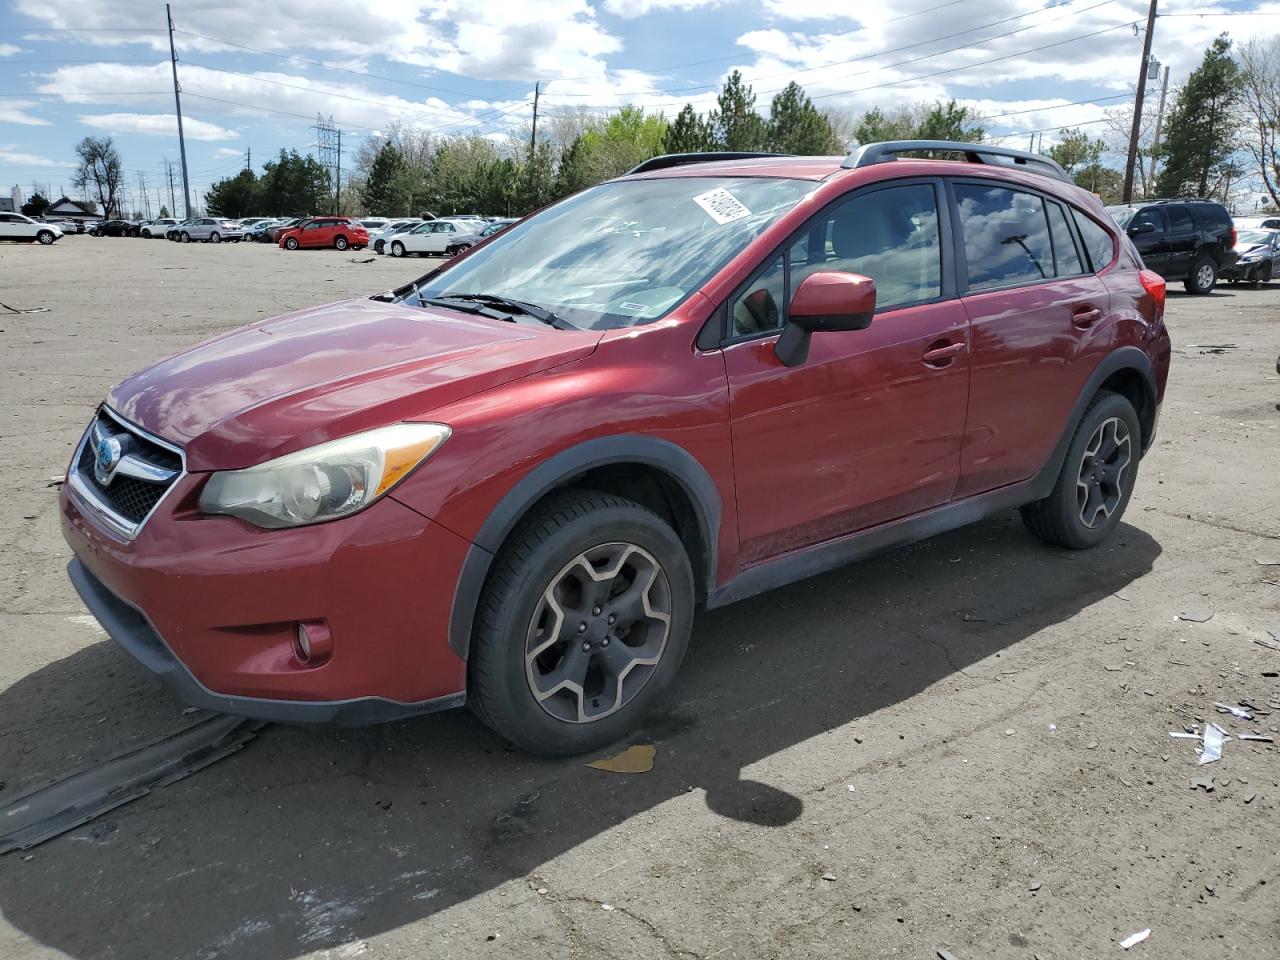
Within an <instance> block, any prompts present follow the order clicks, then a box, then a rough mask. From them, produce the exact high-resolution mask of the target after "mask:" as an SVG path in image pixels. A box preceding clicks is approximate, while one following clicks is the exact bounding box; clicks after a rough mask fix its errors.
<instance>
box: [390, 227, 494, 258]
mask: <svg viewBox="0 0 1280 960" xmlns="http://www.w3.org/2000/svg"><path fill="white" fill-rule="evenodd" d="M475 232H476V221H475V220H447V219H445V220H428V221H427V222H426V223H424V224H422V225H421V226H419V227H414V228H413V229H412V230H410V231H409V232H408V233H400V234H397V235H396V236H394V237H392V238H391V239H390V240H388V241H387V249H388V250H390V251H391V255H392V256H393V257H403V256H404V255H405V254H409V253H416V254H418V255H419V256H421V255H423V254H442V253H447V252H449V248H450V247H451V246H452V245H453V243H454V241H455V240H457V238H458V237H462V236H470V235H471V234H473V233H475Z"/></svg>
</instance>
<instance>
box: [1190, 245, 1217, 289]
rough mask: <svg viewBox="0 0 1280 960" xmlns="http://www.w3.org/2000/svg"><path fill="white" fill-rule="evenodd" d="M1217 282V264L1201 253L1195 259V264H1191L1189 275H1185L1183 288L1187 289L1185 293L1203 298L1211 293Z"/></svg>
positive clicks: (1211, 258)
mask: <svg viewBox="0 0 1280 960" xmlns="http://www.w3.org/2000/svg"><path fill="white" fill-rule="evenodd" d="M1217 282H1218V264H1217V263H1216V262H1214V259H1213V257H1211V256H1209V255H1208V254H1207V253H1202V254H1200V256H1198V257H1196V260H1195V263H1193V264H1191V273H1189V274H1188V275H1187V279H1186V281H1185V282H1184V283H1183V286H1184V287H1186V288H1187V293H1195V294H1198V295H1200V296H1204V295H1205V294H1206V293H1210V292H1212V290H1213V288H1214V285H1215V284H1217Z"/></svg>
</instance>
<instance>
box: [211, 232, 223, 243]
mask: <svg viewBox="0 0 1280 960" xmlns="http://www.w3.org/2000/svg"><path fill="white" fill-rule="evenodd" d="M209 239H210V240H212V241H213V242H214V243H221V242H222V234H220V233H218V232H217V231H214V232H213V233H211V234H209Z"/></svg>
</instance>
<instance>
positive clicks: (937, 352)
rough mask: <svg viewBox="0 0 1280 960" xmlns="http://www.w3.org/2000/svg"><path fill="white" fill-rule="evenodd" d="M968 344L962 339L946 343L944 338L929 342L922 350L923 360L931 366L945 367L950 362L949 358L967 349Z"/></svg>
mask: <svg viewBox="0 0 1280 960" xmlns="http://www.w3.org/2000/svg"><path fill="white" fill-rule="evenodd" d="M967 347H968V344H967V343H965V342H964V341H963V340H961V341H959V342H958V343H948V342H947V341H946V340H939V341H937V342H936V343H933V344H930V346H929V349H928V350H926V351H925V352H924V357H923V360H924V362H925V363H926V364H927V365H929V366H931V367H945V366H946V365H947V364H949V363H950V362H951V358H952V357H955V356H958V355H959V354H962V353H964V352H965V350H966V349H967Z"/></svg>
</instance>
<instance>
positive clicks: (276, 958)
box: [0, 514, 1161, 960]
mask: <svg viewBox="0 0 1280 960" xmlns="http://www.w3.org/2000/svg"><path fill="white" fill-rule="evenodd" d="M1160 552H1161V550H1160V546H1159V544H1158V543H1157V542H1156V541H1155V540H1153V539H1152V538H1151V537H1150V536H1148V535H1147V534H1145V533H1143V532H1141V531H1139V530H1137V529H1135V528H1133V527H1130V526H1121V527H1120V528H1119V530H1118V531H1117V534H1116V536H1114V537H1113V538H1112V540H1111V541H1109V542H1108V544H1106V545H1104V546H1103V547H1100V548H1098V549H1097V550H1094V551H1092V552H1089V553H1087V554H1077V553H1071V552H1069V551H1062V550H1057V549H1053V548H1048V547H1045V546H1043V545H1042V544H1040V543H1039V542H1037V541H1035V540H1033V539H1032V538H1031V537H1030V536H1029V535H1027V534H1026V533H1025V532H1024V531H1023V529H1022V526H1021V524H1020V522H1019V521H1018V520H1017V516H1016V514H1009V515H1004V516H1000V517H996V518H992V519H990V520H987V521H984V522H983V523H980V524H978V525H975V526H973V527H970V528H967V529H964V530H959V531H955V532H953V533H949V534H946V535H943V536H940V537H937V538H935V539H933V540H930V541H926V542H923V543H920V544H915V545H913V546H911V547H907V548H904V549H901V550H898V551H895V552H893V553H890V554H886V555H883V556H881V557H879V558H877V559H873V560H870V561H866V562H863V563H859V564H856V565H853V566H849V567H846V568H843V569H841V570H837V571H834V572H832V573H829V574H826V575H823V576H820V577H816V578H813V579H811V580H808V581H805V582H802V583H799V584H795V585H792V586H790V587H786V588H783V589H779V590H775V591H773V592H771V593H768V594H765V595H763V596H760V597H757V598H755V599H752V600H748V601H744V602H741V603H738V604H736V605H733V606H730V607H727V608H723V609H720V610H716V611H712V612H710V613H705V614H703V615H702V616H701V617H700V618H699V620H698V622H697V623H696V625H695V628H694V643H693V646H692V648H691V651H690V654H689V658H688V660H687V662H686V663H685V665H684V668H683V671H682V673H681V678H680V681H679V682H678V684H677V690H676V694H675V696H674V698H673V702H672V705H671V707H670V708H669V710H668V711H666V712H664V713H662V714H661V715H659V716H657V717H656V718H655V719H653V720H652V721H651V722H650V723H649V724H648V725H647V727H646V728H645V730H644V731H642V733H641V734H640V735H638V736H637V737H635V738H633V740H632V741H631V742H638V743H652V744H654V745H655V747H656V751H657V756H656V763H655V766H654V768H653V770H652V771H651V772H649V773H646V774H638V775H630V776H623V775H618V774H612V773H606V772H602V771H599V770H595V769H590V768H588V767H586V765H585V762H584V761H585V759H588V758H577V759H571V760H563V761H547V760H538V759H534V758H531V757H528V756H525V755H523V754H521V753H518V752H515V751H514V750H513V749H511V748H510V747H508V746H507V745H506V744H505V743H504V742H503V741H501V740H500V739H499V738H497V737H496V736H495V735H493V734H492V733H490V732H489V731H487V730H486V729H485V728H483V727H482V726H480V724H479V723H478V722H476V721H475V720H474V719H473V718H472V717H471V716H470V715H469V714H468V713H467V712H465V711H455V712H452V713H448V714H437V715H434V716H429V717H423V718H419V719H416V720H411V721H405V722H402V723H397V724H393V725H387V726H383V727H375V728H365V729H359V730H341V729H332V728H289V727H281V726H275V727H268V728H265V729H264V730H263V731H262V732H261V734H260V736H259V738H258V740H257V741H256V742H254V743H251V744H249V745H248V747H247V748H246V749H245V750H244V752H243V753H241V754H239V755H237V756H234V757H232V758H230V759H227V760H224V761H222V762H221V763H219V764H217V765H215V766H212V767H209V768H207V769H205V770H203V771H201V772H199V773H197V774H195V775H193V776H192V777H190V778H189V779H187V780H185V781H182V782H180V783H176V784H172V785H170V786H168V787H165V788H163V789H160V790H157V791H156V792H155V793H153V794H152V795H151V796H149V797H146V798H144V799H141V800H139V801H137V802H135V803H133V804H131V805H129V806H126V807H123V808H120V809H118V810H116V811H114V812H112V813H110V814H108V815H106V816H105V817H103V818H100V819H99V820H98V821H96V822H95V823H92V824H88V825H86V826H84V827H81V828H79V829H77V830H74V831H72V832H71V833H70V834H68V835H65V836H63V837H60V838H58V839H55V840H53V841H50V842H49V843H47V844H45V845H43V846H41V847H38V848H36V849H35V850H33V851H31V852H30V853H29V854H28V855H27V856H31V855H32V854H34V856H32V857H31V859H30V860H27V859H24V855H22V854H11V855H9V856H7V857H5V858H3V859H0V914H2V915H3V916H4V918H5V920H6V921H7V922H8V923H10V924H12V925H13V926H15V927H16V928H18V929H19V930H21V931H23V932H25V933H26V934H27V935H28V936H30V937H32V938H34V939H35V940H37V941H39V942H40V943H42V944H45V945H47V946H49V947H53V948H56V949H57V950H58V951H60V952H61V953H62V954H66V955H69V956H71V957H76V958H82V960H98V958H103V960H105V958H111V960H122V958H132V957H165V958H175V960H176V958H186V957H200V958H210V957H219V956H234V957H236V958H237V960H288V958H293V957H297V956H300V955H302V954H305V953H308V952H309V951H313V950H319V949H324V948H332V947H337V946H340V945H342V944H347V943H352V942H354V941H357V940H360V939H362V938H367V937H370V936H374V935H376V934H379V933H383V932H386V931H389V930H393V929H396V928H399V927H402V926H404V925H406V924H411V923H413V922H415V921H418V920H421V919H423V918H425V917H428V916H431V915H433V914H435V913H437V912H439V911H441V910H444V909H446V908H448V907H451V906H453V905H456V904H459V903H461V902H464V901H467V900H469V899H471V898H473V897H476V896H478V895H481V894H484V893H486V892H487V891H490V890H493V889H494V888H496V887H498V886H499V885H501V884H503V883H506V882H508V881H510V880H512V879H515V878H522V877H528V876H529V875H530V874H535V875H536V874H537V872H538V870H539V868H540V867H542V866H543V865H545V864H547V863H548V862H549V861H551V860H553V859H554V858H556V857H558V856H560V855H561V854H564V853H566V852H567V851H570V850H572V849H573V848H575V847H577V846H578V845H580V844H583V843H584V842H587V841H589V840H591V839H592V838H594V837H596V836H598V835H600V834H602V833H603V832H605V831H608V830H610V829H611V828H614V827H616V826H618V825H620V824H624V823H626V822H627V821H628V820H630V819H631V818H634V817H637V816H639V815H641V814H645V813H646V812H648V811H652V810H653V809H654V808H655V807H657V806H658V805H660V804H662V803H663V802H664V801H666V800H669V799H671V798H673V797H675V796H678V795H680V794H684V793H686V792H688V791H690V790H701V791H705V797H706V804H707V806H708V807H709V808H710V809H711V810H712V811H714V812H715V813H716V814H719V815H721V816H724V817H726V818H731V819H733V820H738V821H746V822H750V823H752V824H757V825H760V826H762V827H765V828H768V827H777V826H782V825H785V824H788V823H792V822H793V821H796V820H797V819H798V818H801V817H803V815H804V802H803V800H802V798H800V797H797V796H794V795H792V794H790V793H788V792H785V791H783V790H781V789H779V788H777V787H774V786H771V785H769V784H765V783H758V782H754V781H752V779H751V778H750V777H747V776H744V775H743V770H744V769H745V768H748V767H750V766H751V765H752V764H755V763H756V762H757V761H759V760H760V759H762V758H765V757H768V756H770V755H772V754H775V753H777V752H779V751H782V750H786V749H787V748H788V747H791V746H793V745H795V744H798V743H800V742H802V741H804V740H807V739H808V738H811V737H814V736H817V735H819V734H822V733H825V732H828V731H832V730H836V729H838V728H841V727H844V726H845V725H847V724H849V723H850V722H851V721H854V720H857V719H859V718H865V717H868V716H869V715H871V714H873V713H875V712H876V711H878V710H880V709H882V708H884V707H887V706H890V705H893V704H897V703H900V702H902V701H905V700H908V699H910V698H911V697H913V696H915V695H917V694H918V693H920V692H921V691H922V690H925V689H926V688H928V687H929V686H931V685H933V684H935V683H938V682H939V681H943V680H949V679H956V680H961V679H963V680H964V682H974V680H975V679H979V680H980V679H991V678H992V677H993V676H994V675H995V674H996V673H997V672H998V670H997V666H995V665H992V664H988V663H983V664H981V665H980V666H978V667H975V666H974V665H975V664H979V662H980V661H984V660H986V659H987V658H995V657H997V656H1000V655H1001V654H1002V652H1004V651H1006V650H1007V649H1008V648H1009V647H1011V646H1013V645H1015V644H1018V643H1019V642H1020V641H1022V640H1024V639H1026V638H1027V637H1029V636H1032V635H1034V634H1036V633H1037V632H1038V631H1041V630H1043V629H1045V628H1047V627H1050V626H1052V625H1054V624H1060V623H1062V622H1064V621H1066V620H1068V619H1069V618H1071V617H1072V616H1074V615H1075V614H1076V613H1077V612H1078V611H1080V610H1081V609H1082V608H1084V607H1087V606H1089V605H1090V604H1093V603H1095V602H1097V601H1099V600H1100V599H1103V598H1106V597H1107V596H1109V595H1110V594H1113V593H1115V592H1116V591H1118V590H1120V589H1121V588H1123V587H1124V586H1125V585H1127V584H1129V583H1131V582H1132V581H1133V580H1135V579H1137V578H1139V577H1141V576H1143V575H1144V574H1145V573H1147V572H1148V571H1149V570H1150V569H1151V568H1152V565H1153V563H1154V562H1155V560H1156V558H1157V557H1158V556H1159V555H1160ZM108 671H110V672H114V673H115V674H116V676H115V677H114V678H111V679H104V675H105V674H106V673H107V672H108ZM958 673H961V674H965V678H959V677H956V674H958ZM138 677H140V674H137V673H136V671H134V670H133V668H132V666H131V665H128V664H127V663H126V662H125V658H124V655H123V654H122V653H120V652H118V651H117V650H116V649H115V648H114V647H113V646H112V645H111V644H109V643H105V642H104V643H99V644H96V645H94V646H91V647H89V648H86V649H84V650H82V651H80V652H78V653H76V654H74V655H73V656H70V657H67V658H65V659H63V660H60V661H57V662H55V663H53V664H51V665H49V666H47V667H45V668H44V669H42V670H39V671H37V672H35V673H34V674H32V675H30V676H29V677H27V678H25V679H23V680H21V681H19V682H18V683H16V684H14V685H13V686H12V687H10V688H9V689H8V690H6V691H4V693H3V694H0V729H5V730H10V729H17V728H19V727H21V728H23V729H28V730H30V729H31V723H30V721H31V718H33V717H41V716H47V715H49V713H50V710H51V709H52V710H53V711H54V713H55V714H56V717H55V719H56V721H57V723H56V724H50V725H49V728H48V729H49V737H48V739H46V738H45V737H44V736H43V735H41V734H40V733H39V731H38V730H37V731H35V732H32V733H30V734H28V735H26V736H24V737H21V738H6V740H5V741H4V742H3V743H2V744H0V771H17V772H18V777H17V779H15V778H14V777H12V776H11V777H10V784H9V788H8V790H6V791H5V792H4V793H0V798H2V797H5V796H6V795H7V796H13V795H14V793H15V792H16V790H17V789H26V787H27V786H29V785H31V782H32V781H34V780H38V779H39V778H40V777H42V776H47V775H48V773H49V771H50V768H51V767H52V766H56V764H55V763H54V761H58V760H62V761H64V762H65V756H64V755H65V754H66V752H67V749H68V744H71V743H74V742H75V739H76V737H78V736H83V737H85V738H86V739H88V738H92V736H93V735H94V732H93V731H94V728H95V726H97V725H98V721H99V718H100V717H101V716H103V715H104V712H105V713H106V714H107V715H110V714H111V713H112V712H113V711H114V710H115V709H117V708H118V709H119V710H120V711H124V712H126V713H128V712H132V713H133V714H138V713H139V712H140V713H141V714H142V716H140V717H138V722H140V723H145V724H151V725H153V726H163V725H164V724H166V723H169V724H171V723H172V722H173V719H172V718H173V717H174V716H175V715H176V713H177V710H176V709H175V706H174V704H173V703H172V702H171V701H169V700H168V699H167V698H166V697H165V696H163V695H161V694H160V693H159V692H158V691H157V690H156V689H155V688H154V686H153V685H151V681H150V680H149V679H147V678H145V677H141V678H140V679H138ZM117 690H118V691H119V692H118V693H116V692H115V691H117ZM991 695H992V696H999V695H1000V689H999V687H998V686H997V687H994V688H993V690H992V693H991ZM113 698H115V700H114V701H113ZM85 702H92V709H87V710H80V711H79V712H78V713H77V711H76V709H75V707H74V705H76V704H81V703H85ZM139 702H141V703H142V704H143V706H141V707H140V706H139ZM55 726H56V729H55ZM864 728H865V729H864ZM859 730H860V732H865V733H866V735H867V736H889V735H892V734H897V733H899V732H900V731H899V730H898V729H897V728H895V729H892V730H885V729H879V730H877V729H876V721H875V720H874V719H869V720H867V721H866V722H865V724H863V725H862V726H860V728H859ZM850 735H851V734H850ZM64 772H65V771H64ZM824 776H825V774H824V773H823V772H822V771H817V770H815V771H813V777H812V780H813V782H814V783H815V784H818V785H820V784H822V783H823V782H824V779H823V778H824ZM815 789H816V786H815ZM618 857H619V858H622V859H625V855H624V854H618ZM613 862H614V861H612V860H602V861H601V862H600V870H601V871H605V870H607V869H608V868H609V867H610V866H611V864H612V863H613ZM480 946H483V945H482V944H481V945H480Z"/></svg>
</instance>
